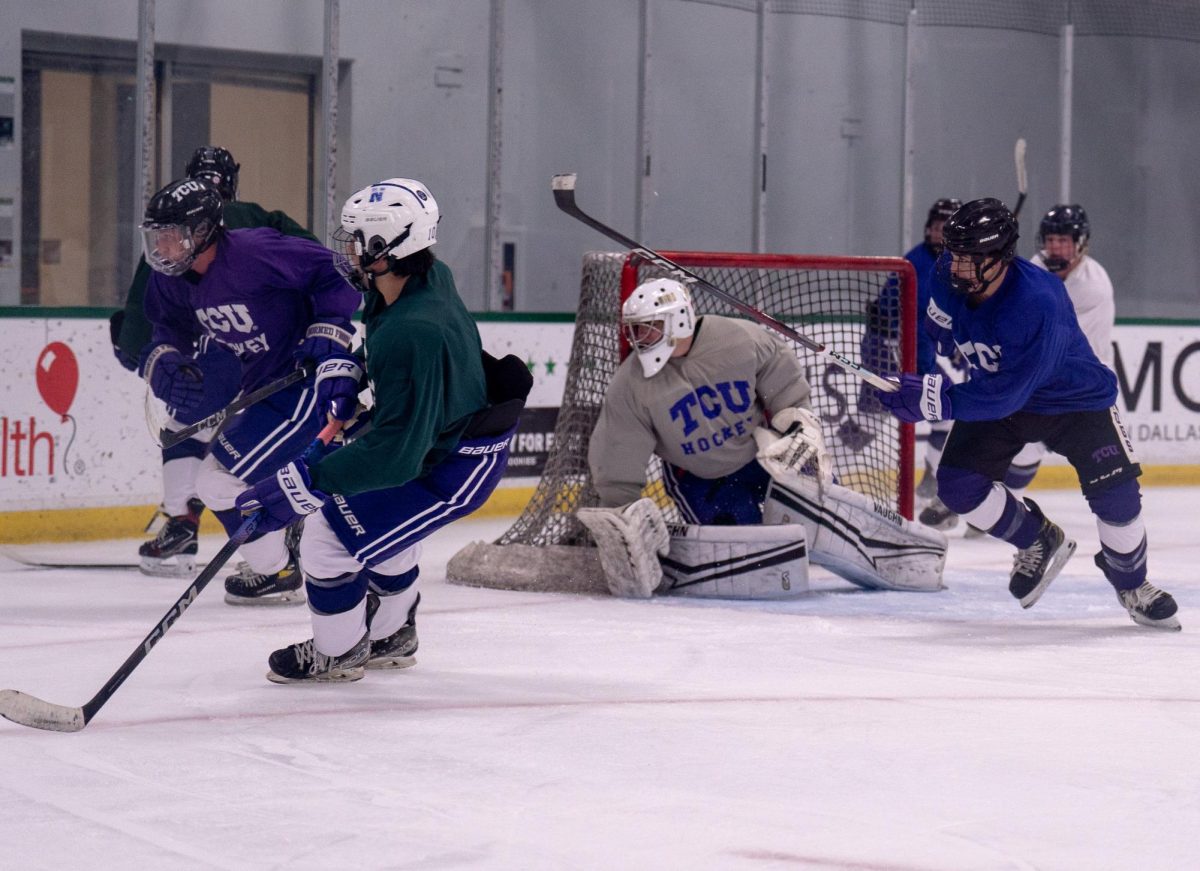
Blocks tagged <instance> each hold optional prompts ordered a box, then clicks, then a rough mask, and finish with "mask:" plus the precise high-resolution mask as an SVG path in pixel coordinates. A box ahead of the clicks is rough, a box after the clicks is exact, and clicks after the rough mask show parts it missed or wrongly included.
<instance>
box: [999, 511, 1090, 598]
mask: <svg viewBox="0 0 1200 871" xmlns="http://www.w3.org/2000/svg"><path fill="white" fill-rule="evenodd" d="M1025 504H1026V505H1027V506H1028V507H1029V510H1030V511H1032V512H1033V513H1034V514H1035V515H1036V516H1038V517H1040V518H1041V520H1042V525H1041V528H1040V529H1038V534H1037V538H1036V539H1034V542H1033V544H1031V545H1029V547H1027V548H1025V549H1024V550H1019V551H1017V553H1016V556H1014V557H1013V570H1012V575H1011V576H1010V579H1009V582H1008V591H1009V592H1010V593H1012V594H1013V597H1014V598H1016V599H1018V600H1020V602H1021V607H1022V608H1032V607H1033V606H1034V604H1035V603H1036V602H1037V600H1038V599H1040V598H1042V593H1044V592H1046V588H1047V587H1048V586H1050V582H1051V581H1053V580H1054V579H1055V578H1056V577H1058V573H1059V572H1061V571H1062V568H1063V566H1064V565H1066V564H1067V560H1069V559H1070V558H1071V554H1073V553H1075V542H1074V541H1072V540H1071V539H1069V538H1067V536H1066V533H1064V532H1063V531H1062V528H1061V527H1060V526H1059V525H1058V524H1057V523H1053V522H1051V521H1050V520H1047V519H1046V515H1044V514H1043V513H1042V509H1041V508H1039V507H1038V506H1037V503H1036V502H1034V501H1033V500H1032V499H1026V500H1025Z"/></svg>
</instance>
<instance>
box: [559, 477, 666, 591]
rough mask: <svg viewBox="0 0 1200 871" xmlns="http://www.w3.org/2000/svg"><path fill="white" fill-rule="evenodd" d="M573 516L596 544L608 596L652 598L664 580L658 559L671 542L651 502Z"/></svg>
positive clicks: (656, 507)
mask: <svg viewBox="0 0 1200 871" xmlns="http://www.w3.org/2000/svg"><path fill="white" fill-rule="evenodd" d="M575 516H576V517H578V518H579V522H580V523H582V524H583V525H584V526H586V527H587V530H588V532H590V533H591V534H592V538H594V539H595V540H596V548H597V550H598V551H599V555H600V568H601V569H603V570H604V579H605V581H607V582H608V590H609V592H610V593H612V594H613V595H614V596H624V597H627V598H633V599H649V598H650V597H651V596H652V595H654V591H655V590H656V589H657V588H658V586H659V584H661V583H662V579H663V573H662V566H661V565H659V562H658V558H659V556H666V555H667V552H668V550H669V549H670V542H671V537H670V533H669V532H668V530H667V524H666V521H665V520H664V519H663V515H662V511H661V510H660V509H659V507H658V506H657V505H656V504H655V503H654V500H653V499H639V500H637V501H636V502H631V503H629V504H628V505H624V506H622V507H620V508H580V509H579V511H577V512H576V515H575Z"/></svg>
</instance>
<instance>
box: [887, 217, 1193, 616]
mask: <svg viewBox="0 0 1200 871" xmlns="http://www.w3.org/2000/svg"><path fill="white" fill-rule="evenodd" d="M943 233H944V237H945V242H944V244H945V249H944V251H943V253H942V255H941V256H940V257H939V258H938V262H937V275H938V279H939V280H938V281H937V282H936V283H935V285H934V288H933V296H932V298H931V300H930V303H929V308H928V310H927V311H926V317H927V319H928V320H929V321H930V322H931V323H930V326H931V328H932V329H933V330H934V332H935V335H936V336H937V341H938V345H939V350H940V352H941V353H942V354H949V353H951V352H953V351H954V350H955V349H957V350H958V351H959V352H960V353H961V354H962V355H963V356H964V357H966V358H967V360H968V361H969V362H970V364H971V378H970V380H969V381H967V382H965V383H963V384H952V383H951V382H950V380H949V379H947V378H946V377H945V376H944V375H940V374H926V375H923V376H922V375H904V376H903V377H902V378H901V379H900V389H899V390H898V391H897V392H895V393H880V401H881V402H883V404H884V405H885V406H887V407H888V408H889V409H891V411H892V413H893V414H895V415H896V416H897V417H899V418H900V419H901V420H906V421H912V422H916V421H918V420H922V419H923V420H929V421H937V420H954V422H955V423H954V428H953V429H952V430H951V432H950V436H949V438H948V439H947V441H946V448H945V452H944V453H943V455H942V462H941V466H940V467H939V469H938V472H937V481H938V496H939V498H941V500H942V501H943V502H944V503H945V504H946V505H947V506H948V507H949V508H950V510H951V511H954V512H955V513H957V514H961V515H963V516H964V517H966V519H967V521H968V522H969V523H971V524H972V525H973V526H977V527H979V528H980V529H984V530H986V531H987V532H988V533H989V534H991V535H992V536H994V537H996V538H1000V539H1003V540H1004V541H1007V542H1009V543H1010V544H1013V545H1014V546H1016V547H1017V549H1018V551H1017V554H1016V557H1015V559H1014V565H1013V570H1012V574H1011V577H1010V582H1009V591H1010V592H1011V593H1012V594H1013V596H1014V597H1016V598H1017V599H1018V600H1019V601H1020V602H1021V605H1022V607H1025V608H1028V607H1030V606H1032V605H1033V604H1034V603H1035V602H1037V600H1038V599H1039V598H1040V597H1041V595H1042V594H1043V593H1044V592H1045V590H1046V587H1047V586H1048V585H1049V584H1050V582H1051V581H1052V580H1054V578H1055V577H1056V576H1057V575H1058V573H1059V572H1060V571H1061V570H1062V567H1063V565H1064V564H1065V563H1066V561H1067V560H1068V559H1069V558H1070V557H1071V554H1072V553H1074V550H1075V542H1074V541H1071V540H1070V539H1068V538H1067V536H1066V535H1065V534H1064V533H1063V530H1062V529H1061V528H1059V526H1058V525H1057V524H1055V523H1053V522H1052V521H1050V520H1049V519H1048V518H1046V517H1045V516H1044V515H1043V514H1042V511H1041V509H1040V508H1038V506H1037V504H1036V503H1034V502H1033V500H1031V499H1026V500H1025V501H1024V504H1022V503H1020V502H1018V501H1017V500H1016V499H1015V498H1014V497H1013V495H1012V493H1011V492H1010V491H1009V490H1008V489H1007V488H1006V487H1005V486H1004V484H1003V483H1001V482H1002V480H1003V478H1004V474H1005V472H1006V471H1007V470H1008V466H1009V463H1010V462H1011V461H1012V458H1013V457H1014V456H1016V454H1017V452H1018V451H1020V450H1021V448H1023V447H1024V446H1025V445H1026V444H1028V443H1030V442H1038V441H1041V442H1045V443H1046V445H1047V446H1048V447H1049V448H1050V449H1051V450H1053V451H1056V452H1057V453H1060V454H1062V455H1063V456H1065V457H1066V458H1067V460H1068V461H1069V462H1070V463H1071V465H1072V466H1073V467H1074V468H1075V470H1076V472H1077V473H1078V475H1079V480H1080V483H1081V486H1082V490H1083V495H1084V497H1085V498H1086V499H1087V502H1088V505H1089V506H1090V507H1091V509H1092V513H1093V514H1095V515H1096V524H1097V527H1098V528H1099V532H1100V552H1099V553H1097V554H1096V557H1095V561H1096V565H1097V566H1098V567H1099V568H1100V569H1101V571H1103V572H1104V575H1105V577H1106V578H1107V579H1108V580H1109V582H1110V583H1111V584H1112V585H1113V587H1114V588H1115V589H1116V592H1117V597H1118V599H1119V600H1120V602H1121V604H1122V605H1123V606H1124V607H1125V609H1126V610H1127V611H1128V612H1129V616H1130V617H1131V618H1133V620H1134V622H1136V623H1140V624H1142V625H1144V626H1154V627H1160V628H1165V629H1179V628H1180V624H1179V619H1178V617H1177V616H1176V612H1177V610H1178V608H1177V606H1176V604H1175V600H1174V599H1173V598H1172V597H1171V596H1170V595H1169V594H1168V593H1165V592H1163V591H1162V590H1159V589H1158V588H1157V587H1155V586H1154V585H1152V584H1151V583H1150V582H1149V581H1147V580H1146V574H1147V568H1146V558H1147V548H1146V529H1145V524H1144V523H1143V521H1142V515H1141V492H1140V490H1139V487H1138V482H1137V479H1138V476H1139V475H1141V467H1140V466H1139V465H1138V462H1137V459H1136V458H1135V456H1134V453H1133V445H1132V444H1131V442H1130V440H1129V436H1128V434H1127V433H1126V430H1125V427H1124V425H1123V424H1122V423H1121V418H1120V415H1119V414H1118V413H1117V408H1116V405H1115V402H1116V399H1117V383H1116V376H1115V375H1113V372H1112V370H1110V369H1108V368H1107V367H1106V366H1105V365H1104V364H1103V363H1101V362H1100V361H1099V359H1097V357H1096V354H1095V353H1094V352H1093V351H1092V348H1091V346H1090V345H1089V344H1088V340H1087V337H1086V336H1085V335H1084V334H1083V331H1082V330H1081V329H1080V328H1079V322H1078V321H1077V319H1076V317H1075V311H1074V309H1073V308H1072V306H1071V300H1070V298H1069V297H1068V296H1067V292H1066V289H1065V288H1064V287H1063V284H1062V282H1061V281H1060V280H1059V279H1058V278H1056V277H1055V276H1053V275H1051V274H1050V273H1048V272H1046V271H1044V270H1042V269H1040V268H1038V267H1037V266H1035V265H1034V264H1032V263H1030V262H1029V261H1027V260H1024V259H1022V258H1020V257H1016V256H1015V252H1016V243H1017V236H1018V228H1017V222H1016V219H1015V218H1014V217H1013V215H1012V212H1010V211H1009V209H1008V207H1007V206H1005V205H1004V204H1003V203H1002V202H1000V201H999V200H996V199H980V200H974V201H972V202H969V203H967V204H966V205H965V206H963V207H962V208H961V209H959V210H958V211H957V212H955V213H954V214H953V215H952V216H951V217H950V218H949V220H947V221H946V225H945V228H944V230H943Z"/></svg>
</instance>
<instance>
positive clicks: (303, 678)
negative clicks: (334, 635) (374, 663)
mask: <svg viewBox="0 0 1200 871" xmlns="http://www.w3.org/2000/svg"><path fill="white" fill-rule="evenodd" d="M370 654H371V634H370V632H364V633H363V637H362V638H360V639H359V641H358V643H357V644H355V645H354V646H353V647H351V648H350V649H349V650H347V651H346V652H345V653H343V654H342V655H341V656H326V655H325V654H323V653H321V651H319V650H317V648H316V647H315V646H314V645H313V640H312V639H311V638H310V639H308V640H307V641H301V642H300V643H299V644H292V645H289V646H288V647H284V648H282V649H280V650H276V651H275V652H274V653H272V654H271V656H270V658H269V659H268V660H267V663H268V665H270V666H271V670H270V671H269V672H267V680H269V681H271V682H272V683H303V682H313V683H319V682H334V681H352V680H362V677H363V674H364V672H363V665H364V664H365V663H366V661H367V657H368V656H370Z"/></svg>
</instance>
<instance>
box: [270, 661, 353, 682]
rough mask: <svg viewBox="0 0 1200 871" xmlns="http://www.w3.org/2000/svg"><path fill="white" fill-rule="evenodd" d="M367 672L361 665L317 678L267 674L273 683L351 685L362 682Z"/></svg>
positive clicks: (329, 672)
mask: <svg viewBox="0 0 1200 871" xmlns="http://www.w3.org/2000/svg"><path fill="white" fill-rule="evenodd" d="M365 674H366V672H365V671H364V670H363V667H362V666H361V665H357V666H355V667H353V668H335V669H333V670H332V671H327V672H325V674H322V675H318V676H317V677H299V678H297V677H284V676H283V675H281V674H276V673H275V672H273V671H268V672H267V680H269V681H270V682H271V683H278V684H285V683H351V682H353V681H356V680H362V679H363V675H365Z"/></svg>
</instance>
